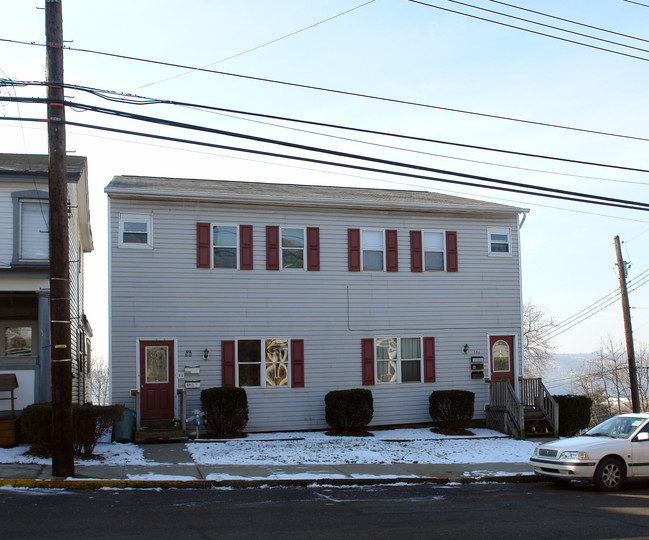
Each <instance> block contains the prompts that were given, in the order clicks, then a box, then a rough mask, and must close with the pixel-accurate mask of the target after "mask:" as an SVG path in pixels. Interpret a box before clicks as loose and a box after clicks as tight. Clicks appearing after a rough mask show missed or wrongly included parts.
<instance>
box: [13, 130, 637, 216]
mask: <svg viewBox="0 0 649 540" xmlns="http://www.w3.org/2000/svg"><path fill="white" fill-rule="evenodd" d="M0 120H22V121H24V122H25V121H29V122H46V120H44V119H40V118H29V119H26V118H22V119H18V118H9V117H4V118H0ZM54 122H58V121H56V120H54ZM65 123H66V125H70V126H77V127H83V128H88V129H95V130H100V131H109V132H113V133H121V134H124V135H134V136H138V137H149V138H153V139H158V140H166V141H172V142H177V143H184V144H194V145H198V146H205V147H209V148H219V149H222V150H230V151H234V152H245V153H250V154H256V155H264V156H269V157H276V158H280V159H291V160H296V161H303V162H308V163H317V164H319V165H326V166H333V167H343V168H348V169H353V170H360V171H366V172H372V173H379V174H388V175H396V176H403V177H407V178H417V179H420V180H427V181H434V182H441V183H447V184H454V185H462V186H470V187H476V188H483V189H491V190H496V191H506V192H510V193H519V194H523V195H534V196H537V197H546V198H551V199H558V200H565V201H570V202H581V203H588V204H596V205H600V206H608V207H615V208H624V209H627V210H643V211H648V210H649V209H648V208H643V207H641V206H636V204H637V203H633V202H632V201H627V202H626V203H614V202H608V201H602V200H593V199H591V198H580V197H577V196H566V195H559V194H554V193H549V192H545V191H542V192H540V193H538V192H534V191H530V190H525V189H516V188H513V187H503V186H493V185H489V184H477V183H474V182H467V181H463V180H452V179H449V178H439V177H434V176H427V175H421V174H414V173H406V172H401V171H394V170H389V169H379V168H376V167H367V166H361V165H353V164H349V163H340V162H335V161H326V160H321V159H316V158H309V157H303V156H296V155H290V154H280V153H276V152H268V151H263V150H254V149H251V148H241V147H233V146H227V145H221V144H215V143H208V142H204V141H196V140H191V139H184V138H179V137H170V136H165V135H157V134H152V133H144V132H139V131H134V130H125V129H118V128H112V127H108V126H98V125H93V124H86V123H82V122H72V121H69V120H66V121H65ZM370 159H371V158H370ZM371 160H373V159H371ZM373 161H374V160H373ZM397 166H399V165H397ZM403 166H409V165H407V164H406V165H403ZM410 167H412V168H416V169H421V170H426V168H423V167H417V166H410ZM531 189H541V188H538V187H534V186H532V187H531ZM642 204H645V203H642Z"/></svg>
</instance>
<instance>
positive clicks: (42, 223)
mask: <svg viewBox="0 0 649 540" xmlns="http://www.w3.org/2000/svg"><path fill="white" fill-rule="evenodd" d="M48 228H49V203H48V201H42V200H27V199H22V200H21V201H20V232H19V234H20V244H19V246H20V247H19V255H18V256H19V259H20V260H21V261H45V260H47V259H49V256H50V253H49V250H50V237H49V229H48Z"/></svg>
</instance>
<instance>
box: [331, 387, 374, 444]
mask: <svg viewBox="0 0 649 540" xmlns="http://www.w3.org/2000/svg"><path fill="white" fill-rule="evenodd" d="M373 416H374V400H373V398H372V392H371V391H370V390H367V389H366V388H355V389H351V390H332V391H331V392H328V393H327V395H326V396H325V419H326V421H327V424H329V426H331V428H332V429H333V430H334V431H336V432H340V433H348V432H358V431H364V430H365V428H366V427H367V426H368V424H369V423H370V422H371V421H372V417H373Z"/></svg>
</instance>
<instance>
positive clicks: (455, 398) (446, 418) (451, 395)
mask: <svg viewBox="0 0 649 540" xmlns="http://www.w3.org/2000/svg"><path fill="white" fill-rule="evenodd" d="M474 400H475V395H474V393H473V392H469V391H468V390H437V391H435V392H433V393H432V394H431V395H430V396H429V397H428V403H429V407H428V412H429V413H430V417H431V418H432V419H433V421H434V422H439V423H440V427H441V428H442V429H446V430H460V429H465V428H466V427H467V426H468V425H469V422H471V419H472V418H473V403H474Z"/></svg>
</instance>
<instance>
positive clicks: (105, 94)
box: [0, 80, 649, 185]
mask: <svg viewBox="0 0 649 540" xmlns="http://www.w3.org/2000/svg"><path fill="white" fill-rule="evenodd" d="M44 84H45V83H42V82H38V81H29V82H27V81H25V82H15V81H7V80H0V86H1V85H16V86H18V85H19V86H43V85H44ZM66 88H69V89H73V90H79V91H82V92H88V93H91V94H92V95H95V96H97V97H100V98H102V99H106V100H108V101H114V102H119V103H128V104H132V105H176V106H180V107H188V108H195V109H204V110H206V111H215V112H225V113H232V114H240V115H244V116H253V117H257V118H266V119H272V120H279V121H286V122H294V123H298V124H305V125H312V126H317V127H325V128H332V129H340V130H346V131H353V132H357V133H364V134H369V135H380V136H385V137H394V138H399V139H404V140H411V141H417V142H428V143H434V144H442V145H448V146H456V147H459V148H470V149H473V150H483V151H487V152H496V153H502V154H510V155H515V156H521V157H531V158H536V159H547V160H551V161H559V162H564V163H574V164H577V165H589V166H594V167H603V168H609V169H618V170H623V171H631V172H642V173H649V169H640V168H637V167H624V166H622V165H612V164H607V163H600V162H593V161H584V160H577V159H569V158H561V157H556V156H548V155H543V154H533V153H529V152H517V151H514V150H505V149H501V148H493V147H488V146H478V145H472V144H465V143H458V142H451V141H445V140H441V139H431V138H427V137H416V136H413V135H405V134H399V133H393V132H387V131H378V130H370V129H363V128H358V127H352V126H345V125H341V124H331V123H325V122H315V121H312V120H302V119H297V118H293V117H287V116H277V115H271V114H263V113H256V112H250V111H242V110H237V109H228V108H224V107H215V106H210V105H202V104H197V103H189V102H183V101H176V100H166V99H155V98H148V97H144V96H136V95H133V94H123V93H121V92H115V91H112V90H102V89H97V88H90V87H85V86H79V85H73V84H69V85H66ZM113 95H115V96H124V99H118V98H116V97H112V96H113ZM139 100H141V101H139ZM320 135H323V134H320ZM645 140H647V141H649V139H645ZM362 142H363V143H364V144H374V143H370V142H365V141H362ZM390 148H395V147H390ZM396 149H400V150H401V149H402V148H396ZM408 151H413V150H408ZM432 155H435V154H432ZM451 159H461V158H451ZM479 163H480V162H479ZM493 165H498V164H493ZM498 166H503V167H510V166H507V165H498ZM512 168H515V167H512ZM526 170H534V169H526ZM536 172H548V173H549V174H565V173H553V172H550V171H536ZM568 176H577V177H582V176H580V175H568ZM583 178H589V179H594V180H605V181H612V182H624V181H620V180H612V179H607V178H597V177H583ZM631 183H636V182H631ZM637 183H638V184H641V185H646V184H645V183H643V182H637Z"/></svg>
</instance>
